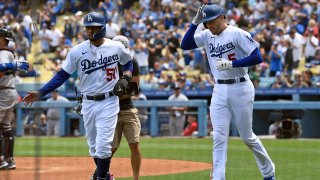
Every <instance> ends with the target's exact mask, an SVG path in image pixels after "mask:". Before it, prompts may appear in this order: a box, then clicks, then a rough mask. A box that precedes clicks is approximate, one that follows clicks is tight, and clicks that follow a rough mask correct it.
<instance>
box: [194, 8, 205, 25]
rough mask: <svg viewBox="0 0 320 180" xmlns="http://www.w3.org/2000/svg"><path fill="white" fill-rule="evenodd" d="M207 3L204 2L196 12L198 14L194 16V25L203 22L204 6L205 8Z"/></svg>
mask: <svg viewBox="0 0 320 180" xmlns="http://www.w3.org/2000/svg"><path fill="white" fill-rule="evenodd" d="M204 6H205V4H202V5H201V6H200V7H199V9H198V12H197V14H196V16H195V17H194V18H193V20H192V24H194V25H198V24H200V23H201V22H202V18H203V15H202V11H203V8H204Z"/></svg>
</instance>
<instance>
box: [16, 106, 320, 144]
mask: <svg viewBox="0 0 320 180" xmlns="http://www.w3.org/2000/svg"><path fill="white" fill-rule="evenodd" d="M76 105H77V102H76V101H71V102H67V103H54V102H50V103H49V102H35V103H34V104H33V105H32V107H26V106H24V105H23V104H22V103H20V104H18V105H17V106H16V109H17V111H16V113H17V116H16V117H17V136H22V135H23V130H24V129H23V120H22V119H23V118H22V115H23V113H22V110H23V109H35V108H43V109H47V108H49V107H52V108H60V117H61V120H60V136H65V135H67V132H68V131H67V130H66V129H67V124H68V122H67V114H66V112H67V111H66V110H67V109H70V108H74V107H75V106H76ZM134 105H135V106H136V107H147V108H150V118H149V122H150V127H149V129H150V135H151V136H152V137H155V136H158V135H159V123H158V122H159V121H158V119H157V115H158V108H161V107H174V106H180V107H197V108H198V111H197V115H198V136H199V137H203V136H206V135H207V112H208V104H207V101H206V100H189V101H168V100H147V101H134ZM253 108H254V110H304V111H305V114H304V116H303V117H302V118H301V123H302V128H303V133H302V136H303V137H308V138H309V137H310V138H319V137H320V131H319V129H320V118H319V117H320V102H319V101H256V102H254V107H253ZM255 112H256V111H254V113H255ZM75 115H76V114H75ZM80 121H81V123H83V122H82V120H81V119H80ZM253 123H254V126H253V127H254V128H255V130H256V131H257V132H258V134H259V132H265V130H267V127H268V125H269V123H270V122H267V121H266V117H261V118H260V119H259V118H257V117H254V122H253ZM80 134H82V135H83V134H84V132H82V133H80ZM237 134H238V133H237V129H236V127H235V125H234V124H231V136H237Z"/></svg>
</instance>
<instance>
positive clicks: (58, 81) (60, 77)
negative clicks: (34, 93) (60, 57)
mask: <svg viewBox="0 0 320 180" xmlns="http://www.w3.org/2000/svg"><path fill="white" fill-rule="evenodd" d="M69 77H70V74H68V73H67V72H66V71H64V70H63V69H61V70H60V71H59V72H57V74H55V75H54V77H53V78H52V79H51V80H50V81H49V82H48V83H47V84H45V85H44V86H43V87H42V88H41V89H39V90H38V91H39V93H40V96H41V97H43V96H45V95H47V94H48V93H50V92H52V91H53V90H55V89H57V88H58V87H60V86H61V85H62V84H63V83H64V82H65V81H66V80H67V79H68V78H69Z"/></svg>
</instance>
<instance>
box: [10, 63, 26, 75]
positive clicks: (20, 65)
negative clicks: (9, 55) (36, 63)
mask: <svg viewBox="0 0 320 180" xmlns="http://www.w3.org/2000/svg"><path fill="white" fill-rule="evenodd" d="M13 65H14V69H15V70H18V71H22V72H25V73H27V72H28V69H29V63H28V62H27V61H15V62H14V63H13Z"/></svg>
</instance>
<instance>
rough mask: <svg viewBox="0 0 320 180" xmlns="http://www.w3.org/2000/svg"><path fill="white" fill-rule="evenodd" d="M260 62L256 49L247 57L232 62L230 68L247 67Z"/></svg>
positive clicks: (260, 57)
mask: <svg viewBox="0 0 320 180" xmlns="http://www.w3.org/2000/svg"><path fill="white" fill-rule="evenodd" d="M261 62H262V56H261V53H260V52H259V50H258V48H256V49H255V50H254V51H253V52H252V53H251V54H250V55H249V56H247V57H245V58H243V59H239V60H236V61H232V67H249V66H254V65H256V64H259V63H261Z"/></svg>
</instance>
